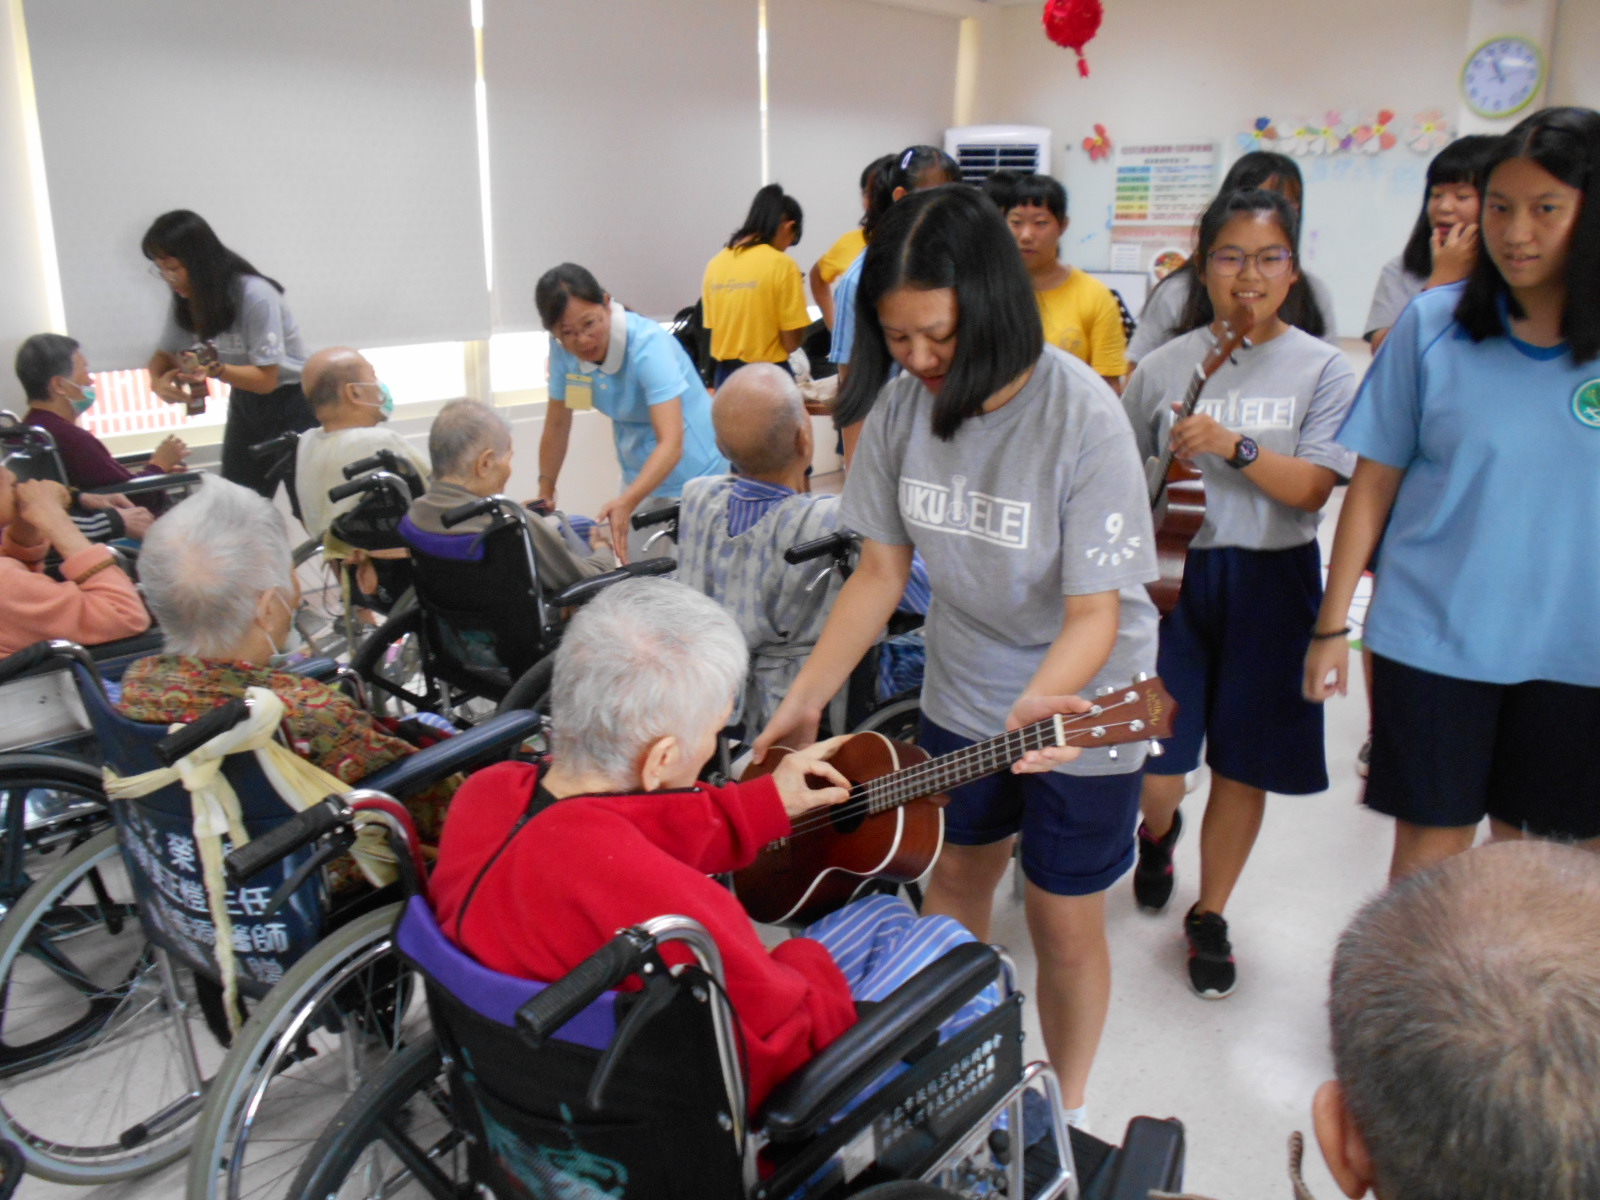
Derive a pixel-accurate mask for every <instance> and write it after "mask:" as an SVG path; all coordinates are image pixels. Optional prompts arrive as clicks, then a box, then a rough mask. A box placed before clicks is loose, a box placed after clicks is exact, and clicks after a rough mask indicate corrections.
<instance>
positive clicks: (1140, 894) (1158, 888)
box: [1133, 812, 1183, 913]
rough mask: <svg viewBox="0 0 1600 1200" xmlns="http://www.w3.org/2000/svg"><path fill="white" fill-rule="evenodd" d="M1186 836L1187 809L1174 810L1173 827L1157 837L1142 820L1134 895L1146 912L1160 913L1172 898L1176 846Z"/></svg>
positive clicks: (1135, 869) (1134, 875)
mask: <svg viewBox="0 0 1600 1200" xmlns="http://www.w3.org/2000/svg"><path fill="white" fill-rule="evenodd" d="M1182 836H1183V813H1181V812H1175V813H1173V814H1172V828H1171V829H1169V830H1167V833H1166V836H1165V837H1161V838H1155V837H1151V836H1150V830H1149V829H1148V828H1146V826H1145V823H1144V822H1143V821H1140V822H1139V861H1138V863H1137V864H1136V865H1135V866H1134V868H1133V898H1134V901H1135V902H1136V903H1137V904H1138V905H1139V907H1140V908H1142V909H1144V910H1145V912H1153V913H1158V912H1160V911H1161V910H1162V909H1164V908H1165V907H1166V906H1167V901H1168V900H1171V899H1172V883H1173V878H1172V848H1173V847H1174V846H1176V845H1177V844H1178V839H1179V838H1180V837H1182Z"/></svg>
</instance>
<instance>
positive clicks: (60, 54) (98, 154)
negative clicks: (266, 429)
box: [25, 0, 489, 368]
mask: <svg viewBox="0 0 1600 1200" xmlns="http://www.w3.org/2000/svg"><path fill="white" fill-rule="evenodd" d="M25 12H26V18H27V28H28V42H29V46H30V48H31V51H32V57H33V72H34V80H35V85H36V91H37V96H38V107H39V120H40V127H41V131H42V137H43V142H44V155H45V166H46V174H47V177H48V180H49V186H50V207H51V211H52V214H53V216H54V220H55V232H56V243H57V247H58V254H59V258H60V263H61V276H62V285H63V291H64V295H65V303H66V316H67V325H68V330H69V332H71V333H72V334H73V336H75V337H77V338H78V339H79V340H80V341H82V342H83V343H84V347H85V349H86V351H87V352H88V354H89V356H90V361H91V364H92V365H94V366H95V367H97V368H111V367H127V366H139V365H143V363H144V362H145V360H146V359H147V358H148V357H149V355H150V353H151V351H152V350H153V349H154V347H155V342H156V337H157V334H158V333H159V331H160V328H161V323H162V320H163V318H164V315H165V310H166V305H167V297H168V296H169V293H168V292H167V290H166V289H165V287H164V286H163V285H162V284H161V283H160V282H159V281H158V280H156V279H153V278H151V277H150V276H149V275H148V273H147V271H146V266H147V264H146V262H145V260H144V258H143V256H142V255H141V254H140V252H139V241H140V238H141V236H142V235H143V233H144V231H145V229H146V228H148V226H149V224H150V222H151V220H153V219H154V218H155V217H156V216H158V215H159V214H160V213H163V212H165V211H167V210H169V209H175V208H188V209H193V210H194V211H196V212H198V213H199V214H200V215H201V216H203V217H205V218H206V220H207V221H209V222H210V223H211V225H212V227H213V228H214V229H215V230H216V231H217V234H218V235H219V236H220V237H221V238H222V241H223V242H224V244H225V245H227V246H228V247H229V248H230V249H233V250H235V251H237V252H238V253H240V254H242V255H243V256H244V257H245V258H246V259H248V260H250V261H251V262H252V263H253V264H254V265H255V266H256V267H257V269H259V270H260V271H262V272H263V273H265V274H267V275H270V276H272V277H273V278H275V279H277V280H278V281H279V282H280V283H282V284H283V285H284V287H285V288H286V289H287V291H286V293H285V297H284V299H285V303H287V305H288V306H289V308H290V309H291V311H292V312H293V313H294V315H295V317H296V319H297V320H298V321H299V323H300V328H301V331H302V333H303V334H304V336H305V340H306V344H307V347H308V349H316V348H319V347H321V346H326V345H331V344H335V343H347V344H350V345H357V346H386V345H398V344H405V343H415V342H436V341H440V340H442V339H450V340H465V339H469V338H482V337H486V336H488V328H489V301H488V292H487V287H486V283H485V272H484V261H483V239H482V221H481V218H480V214H479V205H478V187H477V148H476V143H475V139H474V132H473V131H474V113H473V77H474V68H473V46H472V29H471V24H470V19H469V8H468V3H467V0H449V2H446V0H437V2H432V0H430V2H428V3H406V4H396V3H394V2H393V0H272V2H271V3H266V4H243V3H216V2H215V0H139V2H138V3H129V2H128V0H27V2H26V8H25Z"/></svg>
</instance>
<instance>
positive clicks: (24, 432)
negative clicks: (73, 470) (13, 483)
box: [0, 412, 67, 484]
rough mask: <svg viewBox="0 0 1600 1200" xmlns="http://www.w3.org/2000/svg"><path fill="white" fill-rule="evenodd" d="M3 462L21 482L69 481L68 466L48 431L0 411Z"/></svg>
mask: <svg viewBox="0 0 1600 1200" xmlns="http://www.w3.org/2000/svg"><path fill="white" fill-rule="evenodd" d="M0 464H3V465H4V466H6V467H7V468H9V469H10V471H11V473H12V474H13V475H15V476H16V477H17V479H18V480H19V481H22V482H27V481H29V480H33V479H49V480H52V481H54V482H56V483H60V484H65V483H66V482H67V469H66V467H65V466H64V465H63V464H62V462H61V453H60V451H58V450H57V449H56V440H55V438H53V437H51V436H50V434H49V432H48V431H46V430H43V429H37V428H35V427H34V426H32V425H25V424H23V423H22V421H21V420H19V419H18V418H17V416H16V415H15V414H14V413H10V412H0Z"/></svg>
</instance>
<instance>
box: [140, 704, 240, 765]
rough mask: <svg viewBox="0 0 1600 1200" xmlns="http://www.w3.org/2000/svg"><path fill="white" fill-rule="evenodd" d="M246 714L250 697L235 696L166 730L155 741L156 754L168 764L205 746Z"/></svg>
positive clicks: (164, 763) (162, 762)
mask: <svg viewBox="0 0 1600 1200" xmlns="http://www.w3.org/2000/svg"><path fill="white" fill-rule="evenodd" d="M249 715H250V703H249V701H247V700H245V699H244V698H243V697H242V696H235V697H234V698H233V699H232V700H229V701H228V702H227V703H226V704H223V705H220V706H219V707H217V708H213V709H212V710H211V711H210V712H208V713H207V714H206V715H205V716H203V717H201V718H199V719H198V720H195V721H190V722H189V723H188V724H187V725H185V726H184V727H183V728H182V729H180V730H178V731H177V732H176V733H169V734H167V736H166V737H164V738H162V739H161V740H160V741H159V742H157V743H156V747H155V750H156V757H157V758H159V759H160V760H161V764H162V765H163V766H167V767H170V766H172V764H173V763H175V762H177V761H178V760H179V759H180V758H182V757H183V756H184V755H186V754H188V753H190V752H191V751H193V750H196V749H198V748H199V747H201V746H204V745H205V744H206V743H207V742H209V741H210V740H211V739H212V738H214V737H216V736H218V735H219V734H223V733H227V732H228V730H230V729H232V728H233V727H234V726H235V725H237V724H238V723H239V722H240V721H242V720H244V719H245V718H246V717H248V716H249Z"/></svg>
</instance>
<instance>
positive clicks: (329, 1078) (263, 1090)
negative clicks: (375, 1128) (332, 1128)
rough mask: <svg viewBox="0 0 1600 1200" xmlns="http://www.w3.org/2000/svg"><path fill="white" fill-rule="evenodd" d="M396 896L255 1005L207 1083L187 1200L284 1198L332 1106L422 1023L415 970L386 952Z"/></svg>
mask: <svg viewBox="0 0 1600 1200" xmlns="http://www.w3.org/2000/svg"><path fill="white" fill-rule="evenodd" d="M399 915H400V906H399V905H398V904H392V905H385V906H384V907H382V908H380V909H377V910H375V911H373V912H370V913H367V914H366V915H365V916H362V917H358V918H357V919H356V920H354V921H351V922H350V923H349V924H348V925H344V926H342V927H340V928H339V929H337V930H336V931H334V932H333V933H331V934H330V935H329V936H328V937H326V938H324V939H323V940H322V941H321V942H319V943H318V944H317V945H315V946H313V947H312V948H311V950H309V951H308V952H307V953H306V954H305V956H304V957H303V958H301V959H300V961H299V962H297V963H295V965H294V966H293V967H292V968H290V970H289V971H288V972H287V973H285V975H284V977H283V979H282V980H280V981H279V982H278V983H275V984H274V985H273V986H272V990H271V991H269V992H268V993H267V995H266V998H265V999H263V1000H262V1001H261V1004H260V1005H259V1006H258V1007H257V1009H256V1010H255V1012H254V1013H252V1014H251V1017H250V1020H249V1021H247V1022H246V1023H245V1026H244V1028H243V1029H241V1030H240V1031H239V1035H238V1037H237V1038H236V1039H235V1041H234V1047H233V1050H232V1051H230V1053H229V1054H228V1058H227V1061H226V1062H225V1063H224V1065H223V1068H222V1070H221V1071H220V1072H219V1073H218V1075H217V1078H216V1079H215V1080H214V1081H213V1083H212V1086H211V1088H210V1090H209V1093H208V1096H207V1100H206V1107H205V1112H204V1113H203V1114H202V1116H201V1118H200V1124H199V1127H198V1129H197V1130H196V1132H195V1138H194V1145H193V1147H192V1148H191V1150H190V1154H189V1179H188V1196H189V1198H190V1200H202V1198H210V1197H228V1198H229V1200H241V1198H243V1197H251V1198H255V1197H285V1196H288V1195H291V1193H290V1192H289V1190H288V1187H289V1183H290V1181H291V1180H292V1179H293V1177H294V1173H295V1171H296V1170H298V1169H299V1167H300V1164H301V1161H302V1159H303V1158H304V1157H305V1155H306V1153H307V1152H308V1151H310V1149H311V1147H312V1144H313V1143H315V1142H316V1140H317V1138H318V1137H319V1136H320V1135H321V1134H322V1133H323V1132H324V1131H325V1130H326V1129H327V1128H328V1125H329V1122H331V1121H332V1120H333V1119H334V1117H335V1115H336V1114H337V1113H338V1112H339V1110H340V1107H341V1106H342V1105H343V1104H344V1102H345V1101H346V1100H348V1099H349V1097H350V1096H351V1095H352V1094H353V1093H354V1092H355V1091H356V1090H357V1089H358V1088H360V1087H361V1085H362V1084H363V1083H365V1082H366V1081H367V1080H368V1079H371V1078H373V1077H374V1076H375V1075H376V1074H377V1073H378V1072H380V1071H382V1070H383V1069H384V1068H385V1067H386V1066H387V1065H388V1064H389V1062H391V1061H392V1059H393V1056H394V1054H395V1052H396V1051H398V1050H400V1049H402V1048H404V1047H405V1046H407V1045H409V1044H410V1043H411V1042H413V1041H415V1040H416V1039H417V1038H418V1037H419V1036H421V1035H422V1033H423V1032H424V1031H425V1030H426V1028H427V1010H426V1006H425V1005H424V1004H423V1002H422V989H421V988H420V986H418V982H417V978H416V975H415V973H414V972H413V971H412V970H411V968H410V967H408V966H406V965H405V964H404V963H403V962H402V961H401V960H400V958H399V957H398V956H397V955H396V954H395V952H394V943H393V940H392V938H391V936H390V935H391V932H392V931H393V928H394V923H395V921H396V919H397V918H398V917H399Z"/></svg>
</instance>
